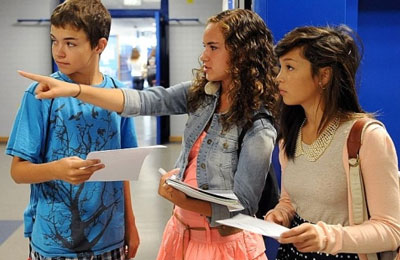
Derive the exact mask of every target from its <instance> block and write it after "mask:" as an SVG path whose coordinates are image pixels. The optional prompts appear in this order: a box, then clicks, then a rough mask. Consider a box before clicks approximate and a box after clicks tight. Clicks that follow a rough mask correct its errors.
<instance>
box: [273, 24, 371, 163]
mask: <svg viewBox="0 0 400 260" xmlns="http://www.w3.org/2000/svg"><path fill="white" fill-rule="evenodd" d="M356 40H357V41H356ZM357 42H359V43H360V45H361V41H360V39H359V38H358V37H355V34H354V32H353V31H352V30H351V29H350V28H349V27H347V26H345V25H341V26H338V27H329V26H328V27H314V26H306V27H299V28H296V29H294V30H293V31H291V32H289V33H288V34H286V35H285V36H284V37H283V39H282V40H280V41H279V42H278V44H277V46H276V47H275V53H276V54H277V56H278V57H281V56H283V55H285V54H286V53H288V52H289V51H291V50H293V49H294V48H301V51H302V55H303V57H304V58H305V59H307V60H308V61H309V62H310V63H311V70H312V71H311V72H312V75H313V76H316V75H318V72H319V69H320V68H324V67H330V68H331V71H332V73H331V79H330V81H329V83H328V84H327V85H326V86H324V87H326V88H324V89H323V91H322V100H323V103H324V113H323V116H322V119H321V123H320V125H319V128H318V130H319V131H321V130H322V129H324V127H326V125H327V124H328V123H329V122H330V121H331V120H332V119H333V118H334V117H336V116H338V117H340V118H341V119H345V118H350V117H351V116H352V115H353V114H355V113H364V111H363V110H362V108H361V106H360V103H359V101H358V97H357V91H356V73H357V69H358V67H359V64H360V60H361V55H360V52H359V49H358V45H357ZM279 107H280V111H281V116H280V135H279V138H280V139H283V147H284V148H285V153H286V156H287V157H288V158H289V159H293V158H294V153H295V149H296V140H297V136H298V132H299V130H300V127H301V124H302V123H303V121H304V119H305V114H304V110H303V108H302V107H301V106H300V105H294V106H288V105H285V104H284V103H283V100H282V98H280V100H279Z"/></svg>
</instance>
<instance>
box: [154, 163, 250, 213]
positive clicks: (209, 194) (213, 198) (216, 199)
mask: <svg viewBox="0 0 400 260" xmlns="http://www.w3.org/2000/svg"><path fill="white" fill-rule="evenodd" d="M159 172H160V173H161V174H165V173H166V172H165V170H163V169H161V168H160V169H159ZM166 183H167V184H168V185H170V186H172V187H174V188H175V189H177V190H180V191H182V192H183V193H185V194H186V195H187V196H189V197H191V198H195V199H199V200H204V201H209V202H213V203H216V204H220V205H224V206H227V207H228V209H229V211H239V210H243V209H244V207H243V206H242V204H241V203H240V201H239V199H238V198H237V197H236V195H235V194H234V193H233V191H232V190H203V189H200V188H196V187H192V186H190V185H188V184H186V183H184V182H183V181H181V180H178V179H177V178H176V177H175V175H172V176H171V177H170V178H168V179H167V180H166Z"/></svg>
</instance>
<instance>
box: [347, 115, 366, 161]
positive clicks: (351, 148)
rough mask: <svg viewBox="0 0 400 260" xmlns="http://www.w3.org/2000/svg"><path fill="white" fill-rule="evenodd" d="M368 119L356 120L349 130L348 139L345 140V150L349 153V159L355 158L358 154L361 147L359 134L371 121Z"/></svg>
mask: <svg viewBox="0 0 400 260" xmlns="http://www.w3.org/2000/svg"><path fill="white" fill-rule="evenodd" d="M371 120H372V119H370V118H360V119H358V120H357V121H356V122H355V123H354V125H353V127H352V128H351V130H350V134H349V137H348V138H347V150H348V152H349V159H351V158H357V155H358V152H359V151H360V147H361V134H362V130H363V128H364V125H365V124H366V123H368V121H371Z"/></svg>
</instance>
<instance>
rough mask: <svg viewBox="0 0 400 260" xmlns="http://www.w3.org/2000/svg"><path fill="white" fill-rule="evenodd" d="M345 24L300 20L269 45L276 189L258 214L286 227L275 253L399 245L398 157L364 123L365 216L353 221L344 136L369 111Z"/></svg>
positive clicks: (342, 252) (359, 255)
mask: <svg viewBox="0 0 400 260" xmlns="http://www.w3.org/2000/svg"><path fill="white" fill-rule="evenodd" d="M353 35H354V34H353V32H352V31H351V29H350V28H348V27H346V26H344V25H343V26H338V27H312V26H306V27H300V28H296V29H294V30H293V31H291V32H289V33H288V34H286V35H285V36H284V37H283V39H282V40H280V41H279V42H278V44H277V46H276V48H275V52H276V54H277V55H278V57H279V61H280V66H281V69H280V72H279V75H278V76H277V82H278V84H279V91H280V94H281V98H280V106H281V113H282V114H281V117H280V127H281V128H280V129H281V134H280V162H281V166H282V193H281V199H280V202H279V203H278V205H277V206H276V207H275V209H273V210H271V211H270V212H268V214H267V215H266V217H265V219H266V220H268V221H273V222H275V223H278V224H281V225H284V226H286V227H289V228H290V230H289V231H287V232H285V233H283V234H282V235H281V237H280V238H279V241H280V243H281V247H280V248H279V251H278V255H277V259H280V260H282V259H367V258H366V256H365V254H367V253H376V252H382V251H390V250H395V249H397V248H398V247H399V245H400V204H399V201H400V198H399V178H398V176H397V171H398V168H397V167H398V161H397V155H396V151H395V148H394V145H393V142H392V140H391V138H390V136H389V134H388V133H387V132H386V130H385V128H384V127H382V126H379V125H377V124H374V125H371V126H369V127H368V128H367V129H366V131H365V134H364V136H363V142H362V145H361V150H360V161H361V168H362V173H363V181H364V185H365V191H366V199H367V204H368V208H369V214H370V219H369V220H368V221H365V222H364V223H362V224H361V225H353V217H352V216H353V215H352V206H351V205H352V201H351V196H350V193H349V191H348V186H349V163H348V151H347V137H348V135H349V132H350V129H351V127H352V126H353V124H354V122H355V121H356V120H357V119H359V118H363V117H372V115H371V114H368V113H366V112H365V111H364V110H363V109H362V108H361V106H360V104H359V101H358V97H357V92H356V72H357V69H358V67H359V64H360V60H361V55H360V53H359V50H358V47H357V42H356V40H355V37H354V36H353Z"/></svg>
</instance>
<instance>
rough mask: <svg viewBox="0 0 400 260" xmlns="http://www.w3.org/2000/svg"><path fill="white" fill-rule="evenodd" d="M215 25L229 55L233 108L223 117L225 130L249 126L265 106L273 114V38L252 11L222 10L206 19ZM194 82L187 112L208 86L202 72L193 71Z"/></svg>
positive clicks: (198, 102) (199, 101)
mask: <svg viewBox="0 0 400 260" xmlns="http://www.w3.org/2000/svg"><path fill="white" fill-rule="evenodd" d="M210 23H213V24H218V25H219V26H220V28H221V31H222V33H223V35H224V39H225V47H226V49H227V50H228V52H229V56H230V60H229V63H228V64H229V65H230V67H229V69H228V71H229V73H230V75H231V76H232V86H231V90H230V91H229V93H228V95H229V97H230V99H231V100H232V105H231V107H230V109H229V111H228V112H227V113H225V114H224V115H223V116H222V117H221V120H222V125H223V128H224V129H225V130H227V129H229V128H231V127H232V126H233V125H238V126H244V125H246V124H249V123H251V120H252V117H253V115H254V112H255V111H257V110H259V109H260V108H261V107H262V106H265V107H266V108H267V109H268V110H269V111H271V112H274V111H275V104H276V97H277V93H278V92H277V86H276V84H275V80H274V78H275V76H276V73H275V70H274V67H275V66H276V65H277V60H276V58H275V56H274V53H273V38H272V34H271V32H270V30H269V29H268V28H267V27H266V25H265V23H264V21H263V20H262V19H261V18H260V17H259V16H258V15H257V14H256V13H254V12H252V11H250V10H244V9H234V10H227V11H223V12H221V13H219V14H217V15H215V16H212V17H210V18H209V19H208V21H207V24H210ZM194 71H195V80H194V84H193V86H192V87H191V89H190V91H189V99H188V107H189V111H194V110H196V109H197V108H199V107H200V106H201V104H202V103H203V101H204V100H205V98H206V94H205V92H204V86H205V85H206V84H207V82H208V81H207V79H206V77H205V73H204V70H203V69H202V68H200V69H197V70H194Z"/></svg>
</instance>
